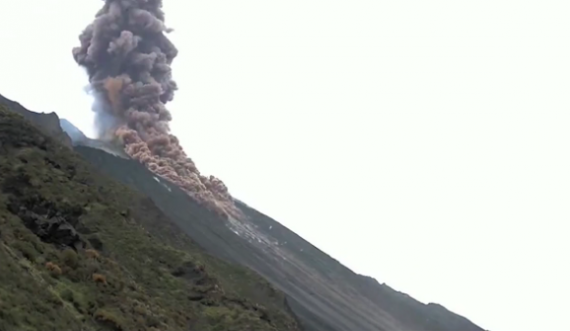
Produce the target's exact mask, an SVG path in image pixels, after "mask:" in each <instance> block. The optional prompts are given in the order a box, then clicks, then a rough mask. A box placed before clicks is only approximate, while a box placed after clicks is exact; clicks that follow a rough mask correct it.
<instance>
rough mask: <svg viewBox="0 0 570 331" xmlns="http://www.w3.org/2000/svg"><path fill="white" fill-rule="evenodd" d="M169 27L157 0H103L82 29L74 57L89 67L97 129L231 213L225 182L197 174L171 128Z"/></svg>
mask: <svg viewBox="0 0 570 331" xmlns="http://www.w3.org/2000/svg"><path fill="white" fill-rule="evenodd" d="M168 32H170V31H169V29H168V28H167V27H166V26H165V23H164V12H163V10H162V1H161V0H105V4H104V5H103V8H101V9H100V10H99V12H98V13H97V14H96V16H95V20H94V21H93V22H92V23H91V24H89V25H88V26H87V27H86V28H85V30H84V31H83V32H82V33H81V35H80V36H79V40H80V42H81V46H79V47H76V48H74V49H73V57H74V59H75V61H76V62H77V63H78V64H79V65H80V66H82V67H83V68H85V69H86V71H87V73H88V75H89V83H90V88H91V93H92V94H93V95H94V96H95V103H94V105H93V110H94V111H95V113H96V120H95V124H96V127H97V129H98V134H99V136H100V137H101V138H106V139H116V140H119V141H120V142H121V143H122V144H123V145H124V149H125V151H126V152H127V154H129V155H130V156H131V157H132V158H134V159H136V160H138V161H140V162H141V163H143V164H144V165H146V166H147V167H148V169H150V170H151V171H153V172H154V173H156V174H158V175H160V176H162V177H165V178H167V179H169V180H171V181H172V182H174V183H176V184H177V185H179V186H180V187H181V188H182V189H184V190H185V191H186V192H187V193H188V194H190V195H191V196H192V197H193V198H195V199H196V200H198V201H199V202H200V203H202V204H204V205H206V206H207V207H209V208H210V209H212V210H213V211H215V212H218V213H220V214H221V215H224V216H227V215H228V214H235V213H236V211H237V208H236V207H235V206H234V204H233V199H232V197H231V196H230V194H229V193H228V189H227V187H226V186H225V185H224V183H223V182H222V181H220V180H219V179H217V178H215V177H213V176H210V177H206V176H203V175H201V174H200V172H199V171H198V169H197V168H196V166H195V164H194V162H193V161H192V160H191V159H190V158H189V157H188V156H187V155H186V153H185V152H184V150H183V148H182V146H181V145H180V142H179V140H178V139H177V138H176V137H175V136H174V135H172V134H171V133H170V127H169V122H170V121H171V120H172V115H171V114H170V112H169V111H168V109H167V108H166V104H167V103H168V102H169V101H172V100H173V98H174V92H175V91H176V90H177V86H176V83H175V82H174V80H173V79H172V69H171V64H172V61H173V60H174V58H175V57H176V56H177V54H178V50H177V49H176V47H175V46H174V44H173V43H172V42H171V41H170V40H169V39H168V38H167V36H166V34H167V33H168ZM234 216H235V215H234Z"/></svg>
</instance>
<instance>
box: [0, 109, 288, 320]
mask: <svg viewBox="0 0 570 331" xmlns="http://www.w3.org/2000/svg"><path fill="white" fill-rule="evenodd" d="M13 330H18V331H20V330H21V331H28V330H29V331H31V330H42V331H43V330H46V331H48V330H54V331H55V330H58V331H59V330H78V331H79V330H84V331H94V330H113V331H119V330H124V331H127V330H128V331H131V330H144V331H151V330H161V331H164V330H169V331H170V330H173V331H174V330H203V331H208V330H209V331H214V330H220V331H221V330H223V331H232V330H233V331H241V330H244V331H245V330H248V331H255V330H259V331H261V330H298V326H297V324H296V322H295V321H294V319H293V317H292V316H291V315H290V314H288V312H287V308H286V305H285V303H284V297H283V295H282V294H281V293H280V292H278V291H276V290H275V289H274V288H273V287H271V286H270V285H269V284H268V283H267V282H266V281H264V280H263V279H261V278H260V277H258V276H257V275H255V274H253V273H252V272H250V271H249V270H246V269H243V268H241V267H237V266H234V265H230V264H228V263H225V262H223V261H221V260H218V259H215V258H213V257H212V256H209V255H207V254H205V253H204V252H203V251H202V250H201V249H200V248H198V247H197V246H196V245H195V244H194V243H193V242H192V241H190V240H189V239H188V238H187V237H185V236H184V235H182V234H180V231H178V230H177V228H176V227H175V226H174V225H173V224H172V223H170V221H169V220H168V219H166V218H165V216H164V215H163V214H162V213H161V212H160V211H159V210H158V209H157V208H156V207H155V206H154V204H153V203H152V201H151V200H150V199H148V198H145V197H143V196H140V195H139V194H137V193H136V192H134V191H132V190H130V189H128V188H127V187H125V186H123V185H121V184H119V183H116V182H114V181H111V180H110V179H108V178H106V177H104V176H100V175H98V174H97V173H96V172H94V171H93V170H92V169H91V168H90V166H89V165H87V164H86V163H85V162H83V160H82V159H81V158H80V157H79V156H78V155H77V154H75V153H73V152H72V151H70V150H69V149H68V148H64V147H63V146H62V145H60V144H59V143H57V142H55V141H53V140H52V139H51V138H50V137H46V136H44V135H43V134H42V133H40V132H39V131H38V130H37V129H35V128H34V127H33V126H32V125H31V124H29V123H28V122H26V121H25V120H24V119H23V118H22V117H21V116H19V115H17V114H15V113H12V112H11V111H9V110H7V109H6V108H5V107H3V106H2V105H0V331H13Z"/></svg>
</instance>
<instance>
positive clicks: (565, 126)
mask: <svg viewBox="0 0 570 331" xmlns="http://www.w3.org/2000/svg"><path fill="white" fill-rule="evenodd" d="M0 3H1V4H2V8H5V9H6V8H10V9H9V10H3V11H2V13H1V14H0V16H1V19H0V31H2V32H1V33H0V44H1V45H2V52H1V59H2V61H0V72H1V76H0V93H2V94H4V95H6V96H8V97H11V98H13V99H16V100H18V101H20V102H22V103H23V104H24V105H26V106H28V107H30V108H32V109H34V110H37V111H45V112H49V111H56V112H57V113H58V114H60V115H61V116H62V117H66V118H68V119H69V120H71V121H72V122H74V123H75V124H76V125H78V126H79V127H80V128H81V129H83V130H84V131H86V133H89V132H90V131H91V130H90V126H89V125H90V116H91V115H90V100H89V98H87V97H86V96H85V95H84V93H83V90H82V88H83V86H84V85H86V83H87V80H86V78H85V76H84V74H83V73H82V71H81V70H80V69H78V68H77V67H76V65H75V63H74V61H73V59H72V57H71V48H72V47H73V46H75V45H77V43H78V41H77V35H78V34H79V33H80V32H81V30H82V29H83V27H84V26H85V25H86V24H88V23H89V22H90V21H91V19H92V17H93V15H94V13H95V12H96V10H97V9H98V8H99V7H100V6H101V4H102V2H101V1H95V0H92V1H87V0H82V1H77V0H59V1H45V0H19V1H17V2H16V1H8V0H0ZM165 6H166V7H165V10H166V12H167V23H168V25H169V26H171V27H173V28H175V30H176V32H175V33H174V34H173V35H172V38H173V39H174V41H175V43H176V45H177V46H178V48H179V49H180V55H179V57H178V58H177V60H176V63H175V66H174V74H175V79H176V80H177V81H178V83H179V86H180V91H179V92H178V94H177V96H176V100H175V102H173V103H172V104H171V106H170V109H171V110H172V112H173V114H174V118H175V120H174V123H173V125H172V127H173V130H174V133H175V134H177V135H178V136H179V138H180V139H181V141H182V143H183V145H184V146H185V148H186V151H187V152H188V154H189V155H190V156H191V157H192V158H193V159H194V160H195V161H196V162H197V164H198V167H199V168H200V169H201V170H202V171H203V172H206V173H211V174H215V175H216V176H218V177H220V178H222V179H223V180H224V181H225V182H226V184H227V185H228V186H229V188H230V190H231V192H232V193H233V194H234V196H236V197H238V198H240V199H242V200H244V201H246V202H247V203H248V204H250V205H252V206H254V207H256V208H258V209H259V210H261V211H263V212H265V213H267V214H269V215H271V216H273V217H274V218H276V219H277V220H278V221H280V222H282V223H283V224H285V225H287V226H288V227H290V228H291V229H293V230H294V231H296V232H298V233H299V234H300V235H302V236H304V237H305V238H306V239H308V240H310V241H311V242H313V243H314V244H315V245H317V246H319V247H320V248H322V249H323V250H325V251H326V252H328V253H330V254H331V255H333V256H334V257H336V258H338V259H339V260H340V261H342V262H343V263H345V264H346V265H347V266H349V267H351V268H353V269H354V270H355V271H357V272H359V273H363V274H367V275H371V276H374V277H375V278H377V279H378V280H379V281H380V282H386V283H388V284H389V285H391V286H393V287H394V288H396V289H398V290H400V291H403V292H406V293H409V294H410V295H412V296H413V297H415V298H417V299H419V300H421V301H423V302H430V301H433V302H438V303H441V304H443V305H444V306H446V307H448V308H449V309H451V310H453V311H455V312H457V313H459V314H461V315H464V316H466V317H468V318H469V319H471V320H472V321H474V322H475V323H477V324H479V325H481V326H482V327H484V328H487V329H491V330H493V331H525V330H531V331H568V330H570V320H569V319H568V317H567V313H568V309H567V308H568V307H569V303H568V299H569V295H570V282H569V280H570V268H569V258H570V256H569V255H570V240H569V234H570V231H569V230H570V227H569V226H568V224H569V221H570V171H569V170H570V154H569V147H570V146H569V144H570V130H569V124H570V112H569V108H570V97H569V95H570V94H569V93H570V44H569V41H570V20H568V17H569V15H570V3H569V2H568V1H562V0H560V1H548V0H542V1H525V0H518V1H515V0H512V1H507V0H493V1H491V0H479V1H451V0H449V1H443V0H433V1H423V0H422V1H420V0H408V1H384V0H376V1H365V0H361V1H336V0H326V1H324V0H320V1H316V0H313V1H311V0H309V1H307V0H304V1H300V0H288V1H261V0H258V1H253V0H241V1H227V0H226V1H174V0H166V5H165ZM352 331H354V330H352Z"/></svg>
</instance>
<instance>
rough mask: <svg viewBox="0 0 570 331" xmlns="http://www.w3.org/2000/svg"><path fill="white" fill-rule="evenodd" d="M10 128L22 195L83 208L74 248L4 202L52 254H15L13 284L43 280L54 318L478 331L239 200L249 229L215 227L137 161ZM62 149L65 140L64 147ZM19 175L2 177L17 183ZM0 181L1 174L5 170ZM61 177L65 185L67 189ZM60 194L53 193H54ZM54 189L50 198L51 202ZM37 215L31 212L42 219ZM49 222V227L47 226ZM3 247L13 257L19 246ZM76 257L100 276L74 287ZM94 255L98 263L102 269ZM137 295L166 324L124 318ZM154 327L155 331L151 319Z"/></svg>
mask: <svg viewBox="0 0 570 331" xmlns="http://www.w3.org/2000/svg"><path fill="white" fill-rule="evenodd" d="M36 115H38V114H36ZM2 116H3V117H2V121H5V119H6V120H9V121H12V122H17V123H18V125H23V126H26V125H28V124H26V123H24V122H23V121H22V119H21V118H16V117H14V116H8V115H6V113H5V112H3V115H2ZM39 116H44V115H39ZM45 116H48V115H45ZM40 122H41V121H40ZM2 123H3V122H2ZM64 126H67V128H66V130H68V131H69V130H74V128H69V123H65V122H64ZM14 127H15V126H14V125H7V126H1V127H0V132H2V133H1V134H2V135H7V136H11V137H12V138H11V140H12V141H13V142H12V143H11V144H12V145H11V146H12V147H10V149H9V152H4V146H3V147H2V153H3V154H2V155H0V159H1V160H4V159H5V158H4V155H6V156H7V157H6V160H12V161H10V162H11V163H10V164H9V165H6V166H5V167H6V169H8V168H9V169H23V168H25V169H28V170H26V171H28V172H30V173H31V174H32V175H33V176H40V175H41V176H40V177H39V178H41V179H40V180H38V181H36V184H35V185H32V184H25V185H24V184H17V185H15V184H14V185H13V186H15V187H24V188H26V189H25V190H24V191H23V192H24V193H21V194H20V195H22V194H23V195H25V196H27V195H30V196H34V197H38V196H40V197H44V196H45V197H46V198H37V199H40V201H43V200H41V199H47V201H50V203H52V204H51V205H50V206H51V208H52V209H53V210H54V211H53V213H56V214H57V213H58V212H59V213H62V212H63V213H66V210H67V209H65V208H71V207H68V205H69V204H70V203H69V201H77V202H76V203H71V205H72V206H74V207H73V208H75V209H73V208H72V209H71V210H77V211H75V214H72V215H78V216H73V217H74V218H71V220H72V222H69V221H67V219H68V218H69V217H71V216H69V217H68V216H65V215H64V216H62V217H63V219H64V220H66V222H67V223H65V226H64V228H68V227H69V228H72V229H73V231H74V232H73V233H75V234H76V235H77V238H79V239H77V240H76V241H74V242H73V243H72V244H66V245H62V244H60V243H58V242H54V240H53V239H50V240H46V239H42V235H43V233H44V232H45V231H44V230H42V231H43V232H42V231H39V233H40V234H38V231H37V230H34V229H37V228H38V227H37V226H36V227H33V226H32V227H28V226H26V224H27V223H26V222H27V221H25V219H26V217H25V215H27V214H26V212H21V213H19V212H18V211H17V208H15V207H10V201H13V200H14V199H15V198H14V197H13V196H17V194H18V193H13V192H11V191H9V190H8V191H7V193H3V194H4V196H6V197H7V198H5V199H4V200H5V201H7V203H6V212H5V213H6V214H7V215H11V216H10V219H12V223H13V225H14V226H15V225H19V226H20V229H21V231H22V232H23V233H26V235H27V237H26V238H28V239H27V240H32V239H33V238H36V239H33V240H35V241H33V242H32V244H31V246H32V247H34V249H36V248H35V247H36V245H38V247H41V248H42V249H44V251H45V250H48V251H49V252H50V254H51V255H48V254H47V253H45V252H44V251H42V252H41V253H38V252H36V253H35V254H36V255H37V258H32V259H33V261H32V260H30V259H29V258H27V257H26V255H25V254H24V253H22V252H21V251H20V250H18V249H17V248H10V249H11V251H13V252H14V255H13V256H14V257H13V258H12V259H13V261H14V263H15V264H17V265H18V264H21V263H23V264H25V265H26V266H28V268H29V269H26V268H25V267H22V268H20V269H16V271H14V272H13V274H14V276H13V277H16V278H17V275H20V274H22V273H26V272H28V270H32V271H33V272H34V274H36V273H37V274H39V275H41V277H38V279H40V278H41V279H42V281H41V282H40V281H39V280H38V282H37V285H36V288H45V289H47V291H48V292H49V293H52V294H53V295H54V296H55V297H56V299H54V300H58V299H57V298H60V299H61V302H63V303H62V304H61V305H62V307H65V308H66V309H70V310H69V313H68V310H66V309H63V308H61V309H60V308H57V307H58V306H54V308H52V310H53V314H56V312H57V314H63V313H66V314H69V316H68V317H67V318H68V319H69V321H75V323H82V325H87V326H88V327H91V329H87V330H98V329H97V328H98V327H107V326H105V325H107V324H105V322H103V320H104V319H103V320H102V319H101V317H100V314H98V313H97V312H99V313H101V312H103V313H105V312H110V314H112V316H115V317H116V318H117V319H119V317H120V318H122V320H121V321H122V323H123V326H121V327H123V328H124V329H125V330H138V329H136V328H134V329H133V328H132V327H133V326H135V325H136V327H141V326H144V327H146V328H147V330H152V329H151V327H155V328H156V329H157V330H179V329H180V330H182V329H184V327H186V330H298V329H301V330H306V331H457V330H462V331H483V329H482V328H480V327H478V326H477V325H475V324H473V323H471V322H470V321H469V320H467V319H466V318H464V317H462V316H459V315H456V314H454V313H452V312H450V311H448V310H447V309H445V308H444V307H442V306H440V305H436V304H429V305H425V304H423V303H420V302H418V301H416V300H414V299H413V298H411V297H410V296H408V295H406V294H403V293H400V292H398V291H395V290H394V289H392V288H390V287H389V286H387V285H385V284H379V283H378V282H377V281H376V280H374V279H372V278H369V277H364V276H361V275H358V274H355V273H354V272H352V271H351V270H350V269H348V268H346V267H344V266H343V265H342V264H340V263H339V262H338V261H336V260H335V259H333V258H331V257H330V256H328V255H327V254H325V253H324V252H322V251H320V250H319V249H318V248H316V247H314V246H313V245H311V244H310V243H308V242H307V241H305V240H304V239H303V238H301V237H299V236H298V235H296V234H295V233H293V232H292V231H290V230H289V229H287V228H286V227H284V226H283V225H281V224H279V223H278V222H277V221H275V220H273V219H271V218H270V217H268V216H266V215H264V214H262V213H260V212H258V211H256V210H255V209H253V208H251V207H249V206H247V205H246V204H245V203H242V202H238V207H239V208H240V209H241V210H242V212H243V213H244V214H245V215H247V219H246V220H241V221H237V220H234V219H230V220H229V221H224V220H222V219H219V218H218V217H217V216H216V215H214V214H212V213H210V212H208V211H207V210H206V209H204V208H203V207H201V206H200V205H198V204H197V203H195V202H194V201H192V200H191V199H189V198H188V196H187V195H186V194H185V193H184V192H182V191H181V190H180V189H179V188H178V187H176V186H175V185H173V184H171V183H169V182H168V181H166V180H164V179H162V178H158V177H156V176H155V175H153V174H152V173H151V172H149V171H148V170H147V169H146V168H145V167H143V166H142V165H140V164H138V163H137V162H135V161H133V160H130V159H128V158H126V157H124V156H121V155H118V153H117V152H116V151H115V149H116V146H110V145H108V144H106V143H103V142H97V141H88V142H85V141H86V140H85V139H82V142H76V143H75V144H74V146H73V148H74V150H75V152H76V153H73V152H71V151H69V149H67V148H63V147H61V148H59V147H58V146H59V144H58V143H56V142H55V141H53V140H51V139H47V138H45V137H44V136H43V135H41V134H40V132H38V131H33V132H34V135H37V136H38V137H43V138H42V139H45V141H49V148H48V147H42V146H43V145H42V144H45V143H39V142H38V143H39V145H38V146H36V143H35V142H34V143H28V145H25V146H28V147H25V146H20V145H21V143H20V145H18V141H20V139H17V138H16V137H18V135H19V133H17V132H14V130H15V129H13V128H14ZM4 128H5V129H4ZM28 129H29V128H28ZM28 129H26V130H28ZM52 129H53V130H55V131H57V130H59V131H61V129H58V128H52ZM10 130H11V131H10ZM30 132H32V130H30ZM73 132H75V131H73ZM75 133H76V134H77V132H75ZM56 136H57V137H60V136H61V135H60V133H58V134H57V135H56ZM2 137H3V136H2ZM38 139H39V138H38ZM40 140H41V139H40ZM58 140H60V141H63V142H65V139H63V140H62V139H58ZM2 141H4V138H2ZM46 146H47V145H46ZM28 149H30V150H33V151H34V152H33V153H32V154H33V155H36V154H37V155H39V156H34V157H33V158H30V159H25V161H21V160H20V158H19V155H20V154H21V153H24V154H25V152H22V150H28ZM113 151H114V152H113ZM4 153H7V154H4ZM38 153H39V154H38ZM41 160H43V161H41ZM46 160H52V161H49V162H48V161H46ZM1 162H4V161H1ZM87 163H88V164H87ZM69 164H73V166H72V167H73V169H81V171H80V173H81V176H82V177H77V176H76V175H74V176H75V177H73V176H72V177H69V176H70V174H69V171H70V170H67V169H68V167H69ZM2 169H4V168H2ZM33 169H43V170H33ZM0 170H1V169H0ZM14 171H16V170H10V171H9V172H7V174H12V175H10V176H17V175H18V173H17V172H16V173H14ZM18 171H20V170H18ZM52 172H55V173H57V174H59V173H60V172H63V173H64V175H60V176H59V177H53V176H55V175H53V174H51V173H52ZM73 173H74V174H76V173H78V171H77V170H74V171H73ZM48 174H51V175H48ZM1 176H4V172H1V171H0V178H2V177H1ZM46 176H47V177H46ZM64 178H65V181H64V182H63V183H62V182H60V181H61V180H64ZM84 178H89V180H86V179H84ZM111 178H113V179H114V180H116V182H115V181H113V180H111ZM2 180H4V179H2ZM38 183H41V184H38ZM119 183H120V184H119ZM56 184H57V185H58V186H53V187H52V186H51V185H56ZM60 184H61V185H60ZM126 186H128V187H129V188H127V187H126ZM52 189H53V190H54V192H53V193H47V192H48V191H50V192H51V190H52ZM84 190H86V191H85V192H84ZM47 197H49V198H47ZM10 199H12V200H10ZM34 199H36V198H34ZM14 201H15V200H14ZM33 201H34V203H37V202H36V200H33ZM58 201H59V202H58ZM61 201H64V202H65V203H63V202H61ZM92 201H96V202H92ZM1 206H2V204H0V208H2V207H1ZM0 210H1V209H0ZM14 210H16V211H14ZM41 212H43V209H42V210H41ZM41 212H38V211H33V213H36V214H40V215H41ZM69 213H71V212H69ZM0 215H1V214H0ZM57 215H59V214H57ZM66 215H67V214H66ZM0 217H1V216H0ZM58 217H59V216H58ZM66 217H68V218H66ZM0 219H2V218H0ZM44 219H47V220H48V223H49V222H51V221H49V220H50V218H48V217H47V216H44ZM51 219H53V217H52V218H51ZM58 219H61V218H58ZM75 220H80V221H75ZM12 223H11V224H12ZM49 224H51V223H49ZM2 228H4V227H2ZM39 228H42V227H39ZM42 229H43V228H42ZM26 231H27V232H26ZM12 237H15V236H12ZM12 237H11V238H12ZM57 237H58V238H59V235H58V236H57ZM4 238H5V236H4V234H3V233H2V235H0V242H2V243H4V242H5V241H4ZM29 238H32V239H29ZM137 244H138V246H137ZM6 245H8V247H12V246H11V245H13V243H11V244H6ZM6 245H4V246H6ZM4 246H2V247H4ZM16 246H17V245H16ZM150 247H152V248H150ZM28 248H29V247H28ZM36 250H37V249H36ZM71 251H73V252H74V253H75V255H73V256H76V257H77V259H78V260H79V261H81V262H78V264H77V265H78V267H77V268H79V270H83V268H84V265H85V267H87V266H91V264H93V263H95V261H97V263H98V264H97V265H98V268H101V269H96V270H95V269H89V270H88V271H87V272H83V273H82V276H81V277H82V278H78V279H75V280H73V279H70V278H68V277H70V276H69V275H70V272H72V270H75V269H73V268H72V267H69V266H68V264H67V262H66V261H67V260H66V259H67V255H70V256H71V255H72V254H73V253H71ZM95 253H97V254H95ZM0 254H1V253H0ZM169 254H171V255H169ZM28 255H30V254H28ZM91 255H96V256H97V258H96V260H93V258H92V257H91ZM171 256H172V257H171ZM0 258H2V257H0ZM101 261H103V262H101ZM48 263H50V264H48ZM52 264H53V265H57V266H58V267H59V268H60V269H61V274H58V275H53V272H52V271H50V270H51V269H55V270H56V273H59V272H58V271H57V269H56V268H54V267H53V265H52ZM72 265H74V264H73V263H72ZM102 266H105V269H103V267H102ZM107 266H109V267H107ZM110 266H113V268H115V269H112V268H111V267H110ZM238 266H241V267H238ZM91 268H93V267H91ZM149 270H150V271H149ZM94 274H96V275H103V276H105V279H106V282H102V281H100V280H95V278H97V279H99V276H94ZM151 275H152V276H151ZM257 275H260V276H262V278H264V279H265V280H263V279H261V278H259V277H258V276H257ZM0 277H1V276H0ZM145 277H146V278H145ZM45 279H47V280H45ZM110 279H124V280H123V282H125V284H130V283H128V282H129V281H130V282H134V283H135V284H137V286H138V287H136V289H137V290H132V289H131V287H129V286H128V285H124V286H121V287H120V289H121V291H127V292H120V293H119V294H116V295H114V296H113V295H111V294H107V292H101V289H107V288H110V287H111V286H112V285H111V284H115V282H116V281H113V282H111V281H110ZM47 281H49V282H47ZM42 284H46V285H45V286H44V285H42ZM270 284H271V285H270ZM3 286H4V285H2V283H0V291H9V290H10V289H11V288H13V286H9V287H8V288H7V289H4V287H3ZM42 286H44V287H42ZM68 289H69V290H70V291H73V295H74V296H78V297H79V296H81V297H90V296H92V295H99V297H98V298H100V299H99V301H97V302H96V303H97V305H95V306H93V305H91V306H89V307H92V308H90V310H85V309H84V310H78V309H77V308H75V307H76V304H75V303H74V301H73V300H74V299H71V301H69V300H67V299H66V298H67V296H66V295H68V294H69V293H68V291H67V290H68ZM63 291H65V293H64V294H63V296H62V293H63ZM129 291H130V292H129ZM97 293H104V294H97ZM133 293H141V294H139V295H146V296H145V298H144V300H145V301H144V303H145V305H146V306H145V307H148V309H147V311H149V313H148V315H150V316H157V319H158V320H160V322H161V323H163V324H161V326H156V324H153V323H150V325H149V322H145V321H144V318H146V317H144V318H143V319H141V318H140V316H139V315H137V313H135V312H133V311H132V310H128V307H129V306H131V305H135V306H136V307H138V306H139V304H138V303H133V302H131V301H132V300H129V302H123V301H125V300H120V299H119V298H120V297H129V298H130V295H134V294H133ZM14 295H15V294H14ZM50 295H51V294H50ZM101 296H102V297H101ZM3 298H4V296H3V295H0V331H2V330H3V329H2V327H3V324H2V323H4V322H3V321H4V320H5V319H4V318H3V317H2V311H3V310H2V304H3V302H5V301H3ZM137 300H139V299H137ZM140 300H143V299H140ZM41 301H42V302H44V301H45V300H41ZM71 308H73V309H71ZM22 309H23V308H22V306H19V308H15V309H14V311H17V312H21V311H22ZM52 316H56V315H52ZM66 316H67V315H66ZM145 316H146V315H145ZM20 318H27V317H26V314H24V313H20ZM51 318H52V319H53V318H54V317H51ZM148 318H150V319H151V320H152V321H155V322H156V319H154V318H152V317H148ZM12 320H13V318H12ZM18 321H20V322H19V323H24V322H22V320H18ZM24 321H27V320H24ZM58 321H59V319H58ZM152 321H151V322H152ZM11 323H14V322H11ZM26 323H28V324H20V325H32V326H33V325H34V324H33V322H26ZM70 323H71V322H70ZM135 323H139V324H135ZM297 323H298V324H299V325H297ZM7 325H9V326H12V325H16V324H7ZM68 325H71V324H68ZM192 326H193V327H192ZM6 328H7V329H9V330H13V328H8V327H6ZM16 329H17V328H16ZM30 329H31V330H35V329H34V328H30ZM42 330H43V329H42ZM70 330H74V329H73V328H71V329H70ZM111 330H112V329H111ZM119 330H120V329H119ZM141 330H145V329H141Z"/></svg>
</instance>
